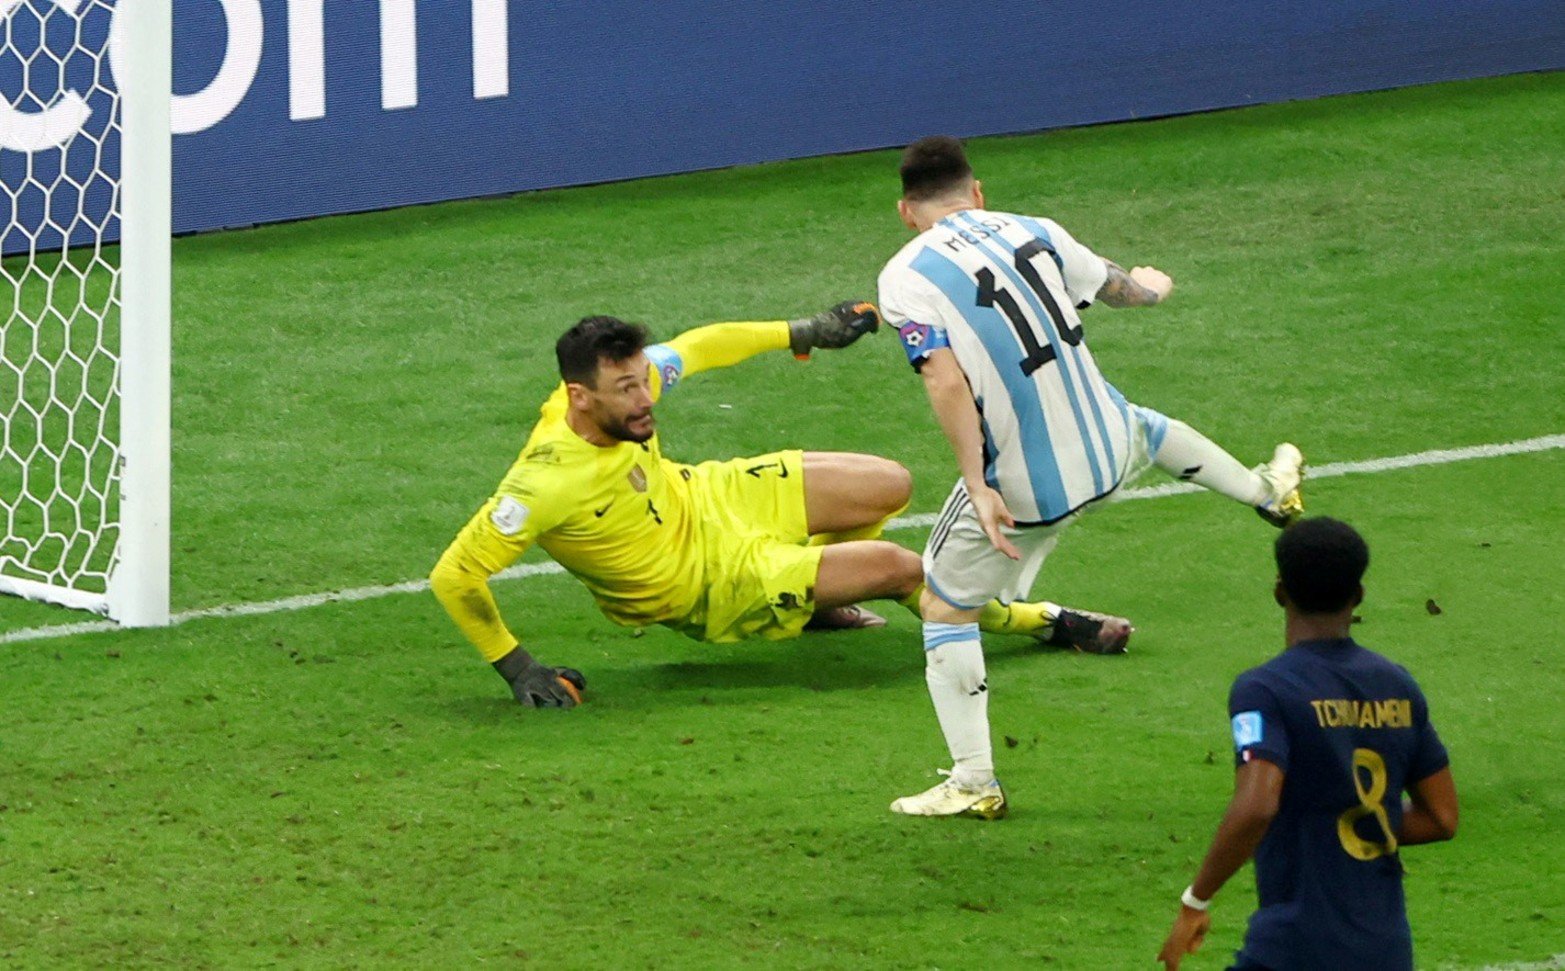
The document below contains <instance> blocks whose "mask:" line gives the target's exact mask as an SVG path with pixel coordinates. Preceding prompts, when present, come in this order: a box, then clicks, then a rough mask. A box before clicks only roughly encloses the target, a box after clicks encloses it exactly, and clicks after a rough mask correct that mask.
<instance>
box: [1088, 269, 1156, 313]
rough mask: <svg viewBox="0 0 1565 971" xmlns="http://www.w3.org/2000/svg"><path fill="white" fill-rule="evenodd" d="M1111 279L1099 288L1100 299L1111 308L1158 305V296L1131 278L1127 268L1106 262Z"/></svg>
mask: <svg viewBox="0 0 1565 971" xmlns="http://www.w3.org/2000/svg"><path fill="white" fill-rule="evenodd" d="M1103 265H1104V266H1107V267H1108V270H1109V278H1108V279H1107V280H1105V281H1103V286H1101V287H1099V288H1098V299H1099V300H1102V301H1103V302H1104V303H1106V304H1108V305H1109V306H1110V307H1150V306H1152V305H1153V304H1155V303H1157V300H1158V297H1157V294H1155V293H1153V292H1152V291H1151V290H1148V289H1147V288H1146V287H1144V286H1142V285H1141V284H1139V283H1137V282H1136V281H1135V280H1132V279H1131V278H1130V274H1129V273H1126V272H1125V268H1124V267H1122V266H1120V265H1119V264H1118V263H1115V262H1114V261H1113V260H1104V261H1103Z"/></svg>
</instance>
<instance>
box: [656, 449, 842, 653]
mask: <svg viewBox="0 0 1565 971" xmlns="http://www.w3.org/2000/svg"><path fill="white" fill-rule="evenodd" d="M689 472H690V494H691V499H692V501H693V503H694V505H695V509H696V513H697V515H698V516H700V517H701V521H702V533H703V535H704V537H705V550H704V551H703V553H704V560H705V564H706V581H707V582H706V589H705V591H704V593H703V595H702V597H701V599H700V600H699V601H698V602H697V604H696V606H695V609H694V610H692V611H691V613H690V614H689V615H688V616H686V617H685V618H684V620H683V621H682V622H681V623H679V624H677V625H674V626H676V627H677V628H678V629H680V630H682V631H683V632H684V633H686V634H688V635H690V636H691V637H695V638H698V639H700V640H704V641H710V642H712V643H717V644H724V643H730V642H732V641H740V640H745V639H746V638H751V637H759V638H763V639H765V640H781V639H783V638H788V637H796V636H798V634H799V631H800V630H801V629H803V627H804V625H805V623H806V622H807V621H808V620H809V619H810V615H811V614H813V613H814V612H815V578H816V576H817V575H818V574H819V573H820V566H821V547H818V546H807V545H805V544H807V543H808V542H809V538H810V535H809V520H808V517H807V515H806V513H805V508H804V453H803V452H800V451H797V450H794V451H787V452H772V453H770V454H767V455H757V456H755V457H753V458H742V459H731V460H729V461H727V462H703V463H702V464H700V465H697V466H694V467H693V468H690V469H689Z"/></svg>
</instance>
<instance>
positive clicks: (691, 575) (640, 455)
mask: <svg viewBox="0 0 1565 971" xmlns="http://www.w3.org/2000/svg"><path fill="white" fill-rule="evenodd" d="M787 346H788V326H787V324H786V322H784V321H770V322H763V323H727V324H712V325H709V326H706V327H700V328H697V329H695V330H692V331H687V332H686V333H684V334H681V335H680V336H679V337H676V338H674V339H673V340H671V341H669V342H668V343H666V344H655V345H651V346H649V347H648V348H647V349H646V354H647V359H648V362H649V367H650V369H651V372H652V374H651V377H652V381H651V384H652V397H653V400H654V401H656V400H658V399H660V398H661V397H662V395H663V393H664V392H666V391H668V390H669V389H670V388H672V387H674V386H675V385H676V384H677V383H678V382H679V381H680V380H681V379H682V378H683V377H686V376H688V375H691V374H694V373H697V372H699V371H702V370H708V369H711V368H714V367H726V366H728V365H731V364H735V363H738V362H739V361H742V360H744V359H745V358H747V357H750V356H752V355H754V354H757V353H760V352H761V351H765V350H773V349H782V348H786V347H787ZM567 408H568V403H567V397H566V391H565V386H564V385H563V384H561V385H560V386H559V387H557V388H556V389H555V391H554V393H553V394H552V395H550V397H549V399H548V401H546V402H545V403H544V405H543V408H542V410H541V413H540V417H539V421H538V424H537V425H536V426H535V427H534V428H533V431H532V434H531V435H530V436H529V437H528V439H527V444H526V445H525V446H524V447H523V449H522V451H521V454H520V455H519V456H518V457H517V459H516V461H515V463H513V464H512V466H511V468H510V471H509V472H507V473H506V476H505V478H504V479H503V480H502V481H501V483H500V487H499V489H498V490H496V492H495V494H494V495H493V496H491V497H490V499H489V500H488V501H487V502H486V503H484V505H483V507H482V508H480V509H479V510H478V512H477V513H476V514H475V515H474V516H473V518H472V519H471V520H469V521H468V523H467V525H466V526H465V527H463V529H462V531H461V532H460V533H458V534H457V537H456V539H455V541H453V542H452V544H451V545H450V547H449V548H447V549H446V551H445V554H444V555H443V556H442V557H441V558H440V562H439V563H438V564H437V565H436V567H435V570H434V572H433V573H432V574H431V577H430V579H431V585H432V587H433V589H434V592H435V595H436V597H438V598H439V599H440V602H441V603H442V604H443V605H444V606H445V608H446V610H447V611H448V612H449V613H450V614H451V616H452V619H453V620H455V621H456V623H457V625H458V626H459V627H460V628H461V629H462V631H463V633H464V634H466V635H467V637H468V639H469V640H471V641H472V642H473V643H474V644H475V645H476V646H477V647H478V649H479V651H480V652H481V653H482V654H483V655H484V658H485V659H486V660H489V661H495V660H498V659H499V658H501V657H503V656H504V655H505V654H506V653H508V652H509V651H510V650H511V649H512V648H514V647H515V646H516V644H517V639H516V637H515V636H514V635H513V634H512V633H511V631H510V630H509V629H508V628H507V626H506V625H505V622H504V621H503V620H502V619H501V616H500V612H499V609H498V606H497V605H496V603H495V600H494V596H493V594H492V593H491V592H490V590H489V585H488V579H489V577H490V576H492V575H494V574H495V573H498V572H500V571H501V570H503V569H505V568H506V567H507V566H510V565H511V564H512V563H514V562H515V561H516V559H517V558H518V557H519V556H521V555H522V553H523V552H524V551H525V550H526V549H527V548H528V547H529V546H531V545H533V544H534V543H536V544H537V545H539V546H541V547H542V548H543V549H544V550H545V551H547V552H548V554H549V555H550V556H551V557H553V558H554V560H555V561H556V562H557V563H559V564H560V565H561V566H563V567H564V568H565V569H566V570H568V571H570V572H571V573H572V574H573V575H574V576H576V577H577V578H578V579H579V580H581V581H582V583H583V584H585V585H586V587H587V589H588V590H589V591H591V593H592V595H593V597H594V598H595V599H596V600H597V602H598V605H599V607H600V608H601V609H602V610H603V612H604V613H605V614H607V615H608V616H609V617H610V618H611V619H612V620H615V621H617V622H619V623H622V624H631V625H643V624H652V623H658V622H661V621H669V620H677V619H679V618H681V617H683V616H685V615H686V614H688V613H689V611H690V610H691V608H692V606H693V605H694V604H695V603H696V602H697V600H698V599H699V598H700V596H701V593H702V579H703V577H704V570H703V569H702V564H701V557H702V550H703V544H702V537H701V535H700V531H701V529H702V523H701V521H700V518H699V517H698V516H697V515H696V514H695V510H694V508H693V505H692V502H691V496H690V490H689V485H688V483H689V481H690V478H691V471H690V468H689V467H688V466H684V465H681V464H679V463H677V462H672V461H669V460H668V459H665V458H663V455H662V451H661V449H660V447H659V440H658V436H657V435H656V434H654V435H653V437H652V438H651V439H649V440H648V441H646V442H644V443H640V444H638V443H634V442H616V443H615V444H613V445H609V446H597V445H593V444H592V443H590V442H588V441H586V440H585V439H583V438H582V437H581V436H580V435H578V434H576V432H575V431H573V430H572V429H571V427H570V426H569V425H568V424H567V423H566V420H565V416H566V411H567Z"/></svg>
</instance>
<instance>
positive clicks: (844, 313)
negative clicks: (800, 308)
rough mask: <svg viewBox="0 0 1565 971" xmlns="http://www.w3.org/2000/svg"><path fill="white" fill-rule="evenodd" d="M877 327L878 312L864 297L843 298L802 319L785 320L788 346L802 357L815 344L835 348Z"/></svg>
mask: <svg viewBox="0 0 1565 971" xmlns="http://www.w3.org/2000/svg"><path fill="white" fill-rule="evenodd" d="M879 328H880V311H878V310H876V309H875V305H874V304H872V303H870V302H868V301H866V300H844V301H843V302H842V303H839V304H837V305H836V306H835V307H833V308H831V309H830V310H823V311H821V312H820V313H818V314H816V315H815V316H813V317H809V318H806V319H804V320H790V321H788V346H789V348H790V349H792V351H793V356H794V357H796V358H798V359H799V360H801V361H802V360H804V359H805V358H807V357H809V356H810V351H811V350H812V349H814V348H817V347H825V348H837V347H847V346H848V345H849V344H851V343H853V342H854V341H856V340H858V339H859V338H860V337H863V336H864V335H865V334H873V333H874V332H875V331H876V330H878V329H879Z"/></svg>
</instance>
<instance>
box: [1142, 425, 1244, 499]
mask: <svg viewBox="0 0 1565 971" xmlns="http://www.w3.org/2000/svg"><path fill="white" fill-rule="evenodd" d="M1152 462H1153V464H1154V465H1156V466H1157V467H1158V468H1160V469H1162V470H1163V471H1164V472H1167V473H1168V474H1169V475H1171V476H1173V477H1174V478H1176V479H1179V480H1181V481H1184V482H1194V483H1195V484H1196V485H1198V486H1201V487H1202V488H1205V489H1211V490H1212V491H1213V492H1216V493H1218V494H1219V495H1224V496H1227V497H1228V498H1230V499H1236V500H1238V501H1239V502H1242V503H1244V504H1245V505H1247V506H1258V505H1260V504H1261V503H1263V502H1266V501H1267V500H1268V499H1270V498H1271V497H1272V491H1271V488H1270V487H1269V486H1268V485H1267V484H1266V481H1265V480H1264V479H1262V478H1261V477H1260V476H1258V475H1256V474H1255V473H1254V472H1251V471H1250V470H1249V469H1247V468H1245V467H1244V466H1242V465H1240V464H1239V460H1238V459H1236V458H1234V457H1233V456H1232V455H1229V454H1228V453H1227V452H1225V451H1223V450H1222V449H1221V448H1219V447H1218V445H1217V443H1216V442H1214V441H1212V440H1211V439H1210V438H1207V437H1206V436H1205V435H1203V434H1201V433H1200V432H1198V431H1196V430H1195V429H1194V428H1191V427H1190V426H1189V425H1186V424H1185V423H1184V422H1182V421H1175V420H1174V419H1169V421H1168V431H1167V433H1166V434H1165V435H1164V437H1163V444H1162V446H1161V447H1159V448H1158V450H1157V454H1156V455H1155V456H1153V457H1152Z"/></svg>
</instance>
